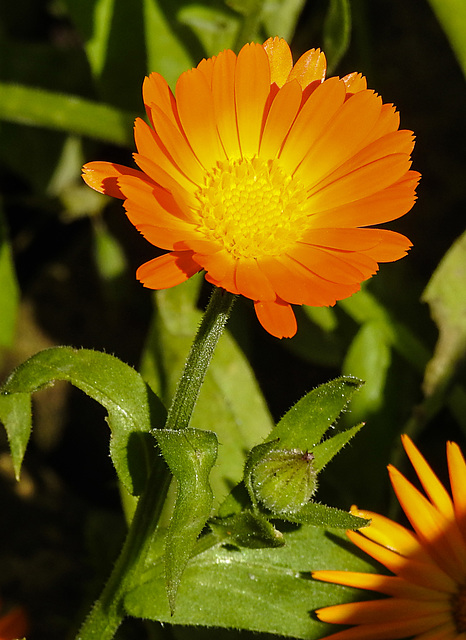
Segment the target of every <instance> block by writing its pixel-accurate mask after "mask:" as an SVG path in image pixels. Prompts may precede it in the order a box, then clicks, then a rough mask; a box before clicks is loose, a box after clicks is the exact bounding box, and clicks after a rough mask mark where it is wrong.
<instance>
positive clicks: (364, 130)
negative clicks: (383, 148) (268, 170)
mask: <svg viewBox="0 0 466 640" xmlns="http://www.w3.org/2000/svg"><path fill="white" fill-rule="evenodd" d="M316 91H317V90H316ZM313 95H314V94H313ZM311 98H312V96H311ZM381 108H382V101H381V99H380V98H379V97H378V96H376V95H375V94H374V93H373V92H372V91H361V92H360V93H356V94H355V95H354V96H352V97H351V98H350V99H349V100H347V101H346V102H345V103H344V104H343V105H342V107H341V108H340V109H339V110H338V111H337V113H335V114H334V116H333V118H332V120H331V122H329V124H328V126H327V127H326V128H325V131H324V132H323V134H322V135H321V136H320V138H319V139H318V140H317V141H316V142H315V144H313V145H312V146H310V148H309V152H308V153H307V155H306V156H305V158H304V160H303V161H302V163H301V164H300V166H299V167H298V169H297V171H296V176H297V177H298V178H301V180H303V181H304V180H306V182H307V183H308V184H312V183H315V182H319V181H320V180H321V179H322V178H323V177H324V176H326V175H327V174H328V173H330V172H331V171H334V170H335V168H337V167H339V166H340V165H341V164H343V163H344V162H345V161H346V160H347V159H348V158H351V156H353V155H354V154H355V153H356V152H357V151H358V150H359V149H360V148H361V147H362V145H363V144H364V140H365V138H367V136H368V134H369V132H370V131H371V129H372V128H373V127H374V125H375V123H376V122H377V119H378V117H379V114H380V110H381Z"/></svg>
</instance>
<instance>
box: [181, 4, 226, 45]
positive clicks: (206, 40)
mask: <svg viewBox="0 0 466 640" xmlns="http://www.w3.org/2000/svg"><path fill="white" fill-rule="evenodd" d="M177 18H178V20H179V22H180V23H181V24H185V25H186V26H188V27H190V28H191V29H192V30H193V32H194V33H195V34H196V36H197V37H198V38H199V40H200V41H201V43H202V45H203V47H204V49H205V52H206V54H207V55H208V56H214V55H217V54H218V52H219V51H223V50H224V49H231V48H232V47H233V46H234V41H235V36H236V31H237V29H238V20H237V19H236V18H235V17H233V16H232V15H231V14H229V13H226V12H225V11H221V10H219V9H218V8H216V7H208V6H203V5H200V4H191V5H186V6H184V7H182V8H181V9H180V11H179V12H178V16H177Z"/></svg>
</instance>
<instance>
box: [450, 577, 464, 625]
mask: <svg viewBox="0 0 466 640" xmlns="http://www.w3.org/2000/svg"><path fill="white" fill-rule="evenodd" d="M452 604H453V619H454V621H455V624H456V630H457V632H458V633H465V632H466V584H464V585H463V586H461V587H460V588H459V589H458V591H457V593H456V595H455V596H454V598H453V603H452Z"/></svg>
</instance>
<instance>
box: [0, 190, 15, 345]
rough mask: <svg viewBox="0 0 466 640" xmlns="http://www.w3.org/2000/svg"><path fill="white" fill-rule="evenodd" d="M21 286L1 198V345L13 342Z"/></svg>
mask: <svg viewBox="0 0 466 640" xmlns="http://www.w3.org/2000/svg"><path fill="white" fill-rule="evenodd" d="M18 299H19V288H18V283H17V281H16V274H15V269H14V265H13V259H12V255H11V249H10V244H9V242H8V237H7V230H6V223H5V220H4V216H3V207H2V202H1V200H0V309H1V312H0V347H10V346H11V345H12V343H13V339H14V334H15V327H16V313H17V308H18Z"/></svg>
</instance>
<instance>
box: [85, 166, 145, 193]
mask: <svg viewBox="0 0 466 640" xmlns="http://www.w3.org/2000/svg"><path fill="white" fill-rule="evenodd" d="M121 176H133V177H135V178H138V179H139V180H142V181H143V182H147V183H151V182H152V181H151V180H150V178H148V177H147V176H146V175H145V174H144V173H143V172H142V171H139V170H138V169H131V168H130V167H125V166H124V165H122V164H116V163H115V162H88V163H87V164H85V165H84V166H83V173H82V178H83V180H84V182H85V183H86V184H87V186H88V187H91V189H94V190H95V191H99V193H104V194H105V195H107V196H112V197H113V198H121V199H122V200H124V199H125V197H126V196H125V195H124V194H123V193H122V192H121V189H120V186H119V184H118V178H120V177H121Z"/></svg>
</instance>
